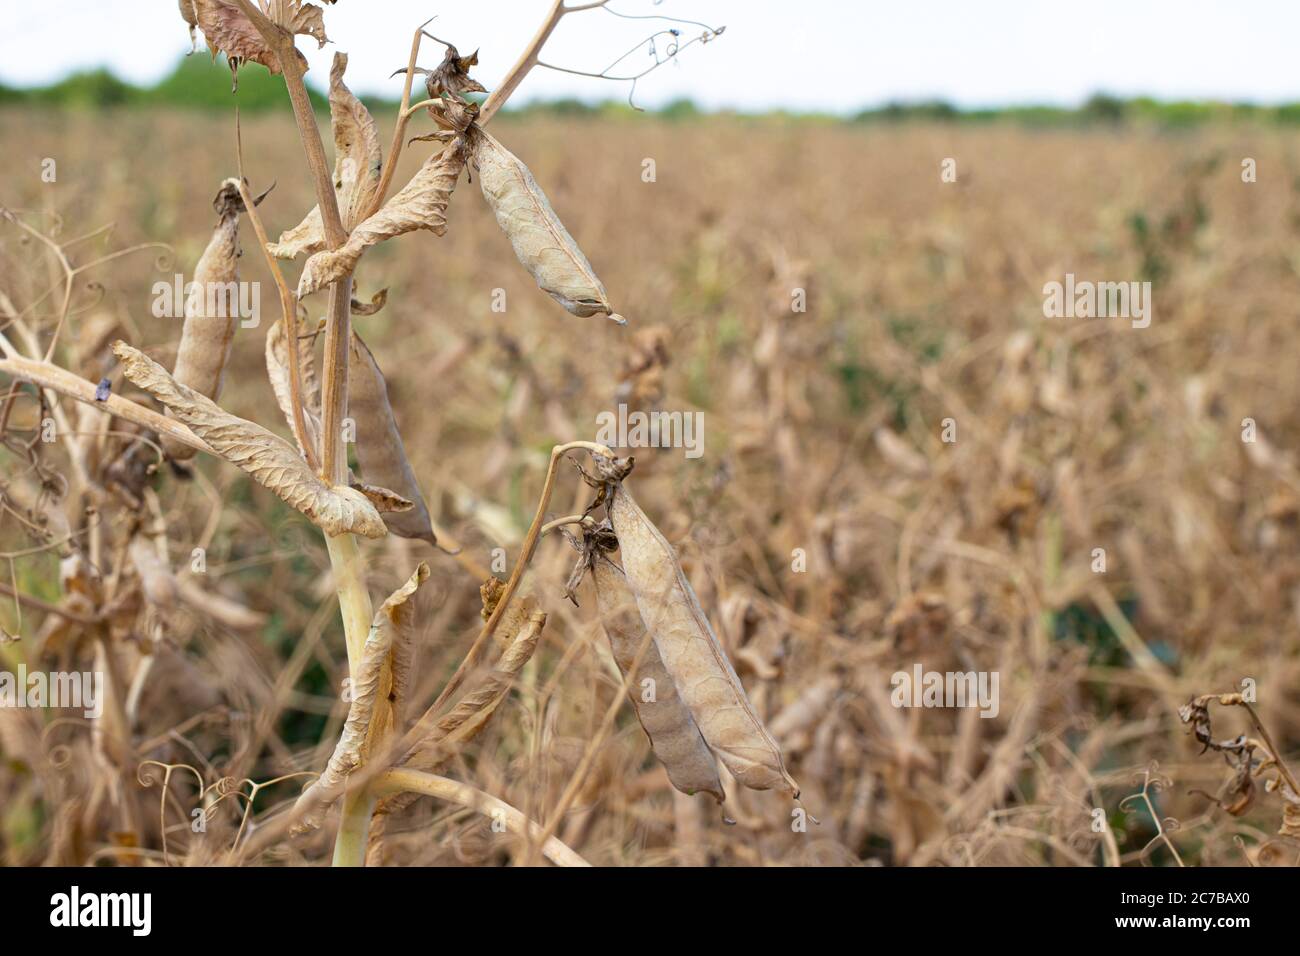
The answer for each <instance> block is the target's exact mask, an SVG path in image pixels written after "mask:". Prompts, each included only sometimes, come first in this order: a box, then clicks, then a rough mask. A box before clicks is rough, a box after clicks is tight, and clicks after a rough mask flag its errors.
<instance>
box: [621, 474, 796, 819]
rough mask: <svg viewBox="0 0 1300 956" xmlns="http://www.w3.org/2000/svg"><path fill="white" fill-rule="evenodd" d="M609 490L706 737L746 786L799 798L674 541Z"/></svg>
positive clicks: (671, 665)
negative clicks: (776, 791) (702, 606)
mask: <svg viewBox="0 0 1300 956" xmlns="http://www.w3.org/2000/svg"><path fill="white" fill-rule="evenodd" d="M608 494H609V499H608V504H607V508H608V511H609V517H610V520H611V521H612V522H613V525H614V533H615V534H616V535H618V545H619V552H620V554H621V556H622V559H623V570H624V572H625V573H626V575H627V582H628V585H629V586H630V587H631V589H632V593H633V594H634V595H635V596H636V604H637V608H638V610H640V612H641V619H642V620H643V621H644V622H645V626H646V627H647V628H648V629H649V630H650V632H651V633H652V634H654V641H655V646H656V648H657V649H658V651H659V656H660V658H661V659H662V660H663V664H664V667H665V669H666V670H667V671H668V673H669V674H670V675H671V676H672V680H673V684H674V685H675V686H676V688H677V691H678V693H679V694H681V697H682V700H684V701H685V702H686V706H687V707H688V708H690V712H691V715H692V716H693V717H694V718H695V722H696V724H697V725H698V726H699V728H700V733H701V734H703V735H704V739H705V741H706V742H707V743H708V745H709V746H710V747H711V748H712V749H713V751H714V753H716V754H717V755H718V758H719V759H720V760H721V761H722V762H723V763H724V764H725V765H726V767H727V769H728V770H730V771H731V774H732V776H734V777H735V778H736V779H737V780H738V781H740V782H741V783H742V784H744V785H745V786H746V787H749V788H750V789H753V790H770V789H774V788H775V789H781V790H788V791H789V792H791V793H792V794H794V795H795V796H798V793H799V788H798V785H797V784H795V782H794V780H793V779H792V778H791V776H790V774H789V773H787V772H786V769H785V764H784V763H783V762H782V760H781V751H780V749H779V748H778V747H777V745H776V741H774V740H773V739H772V737H771V735H770V734H769V733H768V732H767V730H766V729H765V728H764V727H763V723H762V721H760V720H759V718H758V715H757V714H756V713H754V709H753V707H752V706H750V703H749V698H748V697H746V696H745V689H744V687H743V686H742V685H741V683H740V678H738V677H737V676H736V672H735V670H734V669H733V668H732V666H731V661H729V660H728V659H727V655H726V653H725V652H724V651H723V650H722V646H721V645H720V644H719V643H718V639H717V637H716V635H714V633H713V628H712V627H711V626H710V624H709V621H708V618H706V617H705V616H704V611H703V610H702V609H701V608H700V603H699V600H698V599H697V598H696V596H695V592H694V590H692V588H691V584H690V582H689V581H687V580H686V575H685V574H683V573H682V569H681V565H680V564H678V562H677V555H676V554H675V553H674V551H673V549H672V546H671V545H670V544H669V543H668V542H667V540H665V538H664V536H663V535H662V534H660V532H659V529H658V528H656V527H655V526H654V524H653V523H652V522H651V521H650V519H649V518H647V517H646V515H645V512H643V511H642V510H641V509H640V507H638V505H637V503H636V502H635V501H634V500H633V499H632V496H631V495H630V494H629V493H628V491H627V487H626V486H625V485H623V484H621V483H615V484H613V485H612V486H611V490H610V491H609V493H608Z"/></svg>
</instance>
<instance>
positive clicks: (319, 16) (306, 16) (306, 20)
mask: <svg viewBox="0 0 1300 956" xmlns="http://www.w3.org/2000/svg"><path fill="white" fill-rule="evenodd" d="M329 2H331V3H332V2H333V0H329ZM284 10H285V13H286V14H287V18H286V19H287V22H285V23H280V24H277V26H281V27H284V28H285V29H287V30H288V31H289V32H290V33H294V34H304V35H306V36H310V37H312V38H313V39H314V40H315V41H316V48H317V49H318V50H319V49H323V48H324V47H325V44H326V43H328V42H329V37H327V36H326V35H325V11H324V10H322V9H321V8H320V7H318V6H316V5H315V4H314V3H299V2H298V0H290V2H289V3H287V4H285V5H284Z"/></svg>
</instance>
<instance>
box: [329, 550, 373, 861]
mask: <svg viewBox="0 0 1300 956" xmlns="http://www.w3.org/2000/svg"><path fill="white" fill-rule="evenodd" d="M325 544H326V546H327V547H328V548H329V554H330V565H331V567H332V568H333V569H334V583H335V586H336V587H337V588H338V593H339V611H340V613H341V614H342V616H343V634H344V638H345V639H346V641H347V647H348V673H349V674H353V675H355V674H356V673H357V669H358V667H360V665H361V655H362V651H363V649H364V648H365V645H366V636H367V635H368V634H369V633H370V621H371V619H372V618H373V617H374V611H373V609H372V608H371V605H370V592H369V591H368V590H366V565H365V561H364V560H363V558H362V556H361V549H360V548H358V547H357V539H356V538H355V537H353V536H352V535H350V534H341V535H338V536H337V537H330V536H329V535H326V536H325ZM373 810H374V800H373V799H372V798H370V797H368V796H367V795H366V792H365V788H358V789H357V790H355V791H349V792H348V793H346V794H345V795H344V797H343V818H342V820H341V821H340V823H339V832H338V836H337V837H336V838H335V841H334V865H335V866H364V865H365V860H366V840H367V839H368V838H369V836H370V815H371V813H372V812H373Z"/></svg>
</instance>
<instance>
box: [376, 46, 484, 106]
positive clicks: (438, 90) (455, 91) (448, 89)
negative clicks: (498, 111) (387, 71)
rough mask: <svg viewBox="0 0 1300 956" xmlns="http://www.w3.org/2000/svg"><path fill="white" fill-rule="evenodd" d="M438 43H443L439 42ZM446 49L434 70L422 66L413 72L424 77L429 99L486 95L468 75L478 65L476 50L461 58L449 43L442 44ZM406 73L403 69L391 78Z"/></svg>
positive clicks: (481, 87)
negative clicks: (475, 94) (473, 94)
mask: <svg viewBox="0 0 1300 956" xmlns="http://www.w3.org/2000/svg"><path fill="white" fill-rule="evenodd" d="M439 42H440V43H441V42H443V41H439ZM443 45H444V46H446V47H447V52H446V54H445V55H444V56H443V58H442V63H440V64H439V65H438V66H437V67H436V68H435V69H432V70H426V69H425V68H424V67H422V66H417V67H416V68H415V72H416V73H417V74H420V75H422V76H424V77H425V81H424V88H425V90H426V91H427V92H428V94H429V99H431V100H436V99H439V98H441V97H442V96H444V95H448V94H449V95H451V96H456V97H460V96H461V95H463V94H465V93H486V92H487V89H486V88H485V87H484V86H483V84H481V83H479V82H478V81H477V80H475V79H474V78H473V77H471V76H470V75H469V71H470V67H473V66H477V65H478V50H475V51H474V52H473V53H471V54H470V55H469V56H461V55H460V52H459V51H458V50H457V49H456V48H455V47H454V46H452V44H450V43H443ZM405 72H406V68H405V67H403V68H402V69H400V70H397V71H395V72H394V73H393V76H399V75H401V74H403V73H405Z"/></svg>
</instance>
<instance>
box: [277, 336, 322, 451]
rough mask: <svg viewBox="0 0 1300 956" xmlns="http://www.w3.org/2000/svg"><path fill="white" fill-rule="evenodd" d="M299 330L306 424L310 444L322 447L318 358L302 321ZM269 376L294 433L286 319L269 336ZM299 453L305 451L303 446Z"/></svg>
mask: <svg viewBox="0 0 1300 956" xmlns="http://www.w3.org/2000/svg"><path fill="white" fill-rule="evenodd" d="M298 329H299V331H298V335H297V336H295V338H294V342H295V344H296V345H297V346H298V374H299V376H300V378H301V379H302V418H303V425H304V426H305V428H306V432H307V441H309V442H310V443H311V444H312V447H313V448H316V447H319V445H320V428H321V426H320V421H321V413H320V383H319V382H318V381H317V380H316V361H315V359H316V357H315V354H314V353H313V352H312V350H311V345H310V340H309V339H304V338H303V337H302V335H303V326H302V323H301V322H300V323H299V326H298ZM266 376H267V378H268V379H270V381H271V390H272V391H273V392H275V401H276V403H277V404H278V405H279V406H280V411H281V412H282V413H283V414H284V420H285V422H286V423H287V424H288V426H289V430H290V431H294V422H293V389H292V387H291V385H290V383H289V352H288V342H287V340H286V336H285V334H284V319H277V320H276V321H275V324H274V325H272V326H271V328H270V331H268V332H267V333H266ZM295 440H296V432H295ZM298 451H299V453H303V452H304V450H303V448H302V447H301V445H300V446H299V448H298Z"/></svg>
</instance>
